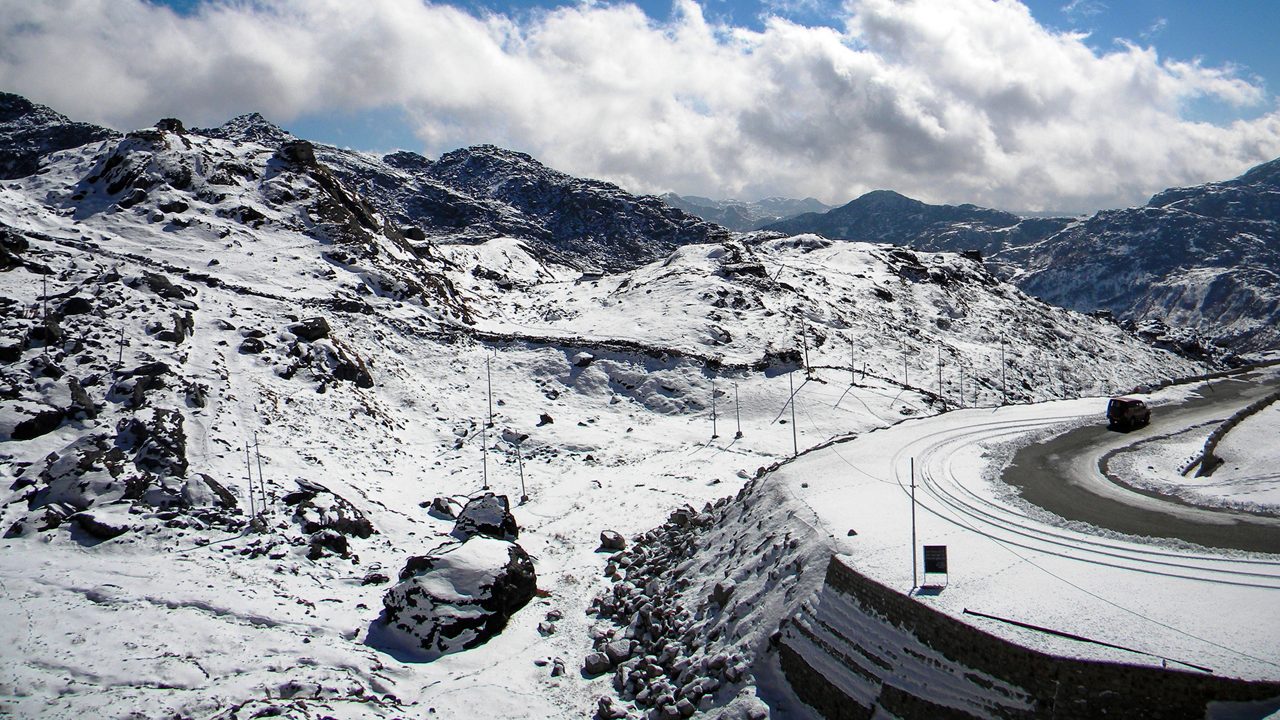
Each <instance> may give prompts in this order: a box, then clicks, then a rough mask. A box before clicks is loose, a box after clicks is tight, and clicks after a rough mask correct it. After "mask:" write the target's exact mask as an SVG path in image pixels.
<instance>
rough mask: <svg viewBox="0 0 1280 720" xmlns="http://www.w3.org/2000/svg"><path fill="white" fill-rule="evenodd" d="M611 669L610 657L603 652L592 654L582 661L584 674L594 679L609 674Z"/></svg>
mask: <svg viewBox="0 0 1280 720" xmlns="http://www.w3.org/2000/svg"><path fill="white" fill-rule="evenodd" d="M609 667H610V665H609V656H608V655H605V654H604V653H602V652H593V653H590V654H588V655H587V657H586V658H584V659H583V661H582V672H584V673H586V674H587V675H590V676H593V677H594V676H596V675H602V674H604V673H607V672H609Z"/></svg>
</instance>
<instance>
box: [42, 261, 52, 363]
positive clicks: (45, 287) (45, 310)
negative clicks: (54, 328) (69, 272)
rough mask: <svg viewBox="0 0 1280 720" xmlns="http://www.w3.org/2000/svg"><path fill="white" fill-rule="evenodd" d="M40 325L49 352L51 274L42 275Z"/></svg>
mask: <svg viewBox="0 0 1280 720" xmlns="http://www.w3.org/2000/svg"><path fill="white" fill-rule="evenodd" d="M40 325H41V327H43V328H44V354H45V355H48V354H49V340H50V339H51V338H50V337H49V276H48V275H41V276H40Z"/></svg>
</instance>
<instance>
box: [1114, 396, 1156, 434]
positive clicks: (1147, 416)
mask: <svg viewBox="0 0 1280 720" xmlns="http://www.w3.org/2000/svg"><path fill="white" fill-rule="evenodd" d="M1150 422H1151V408H1149V407H1147V404H1146V403H1144V402H1143V401H1141V400H1139V399H1138V398H1135V397H1117V398H1111V402H1109V403H1107V427H1110V428H1111V429H1112V430H1133V429H1135V428H1140V427H1143V426H1145V425H1147V424H1148V423H1150Z"/></svg>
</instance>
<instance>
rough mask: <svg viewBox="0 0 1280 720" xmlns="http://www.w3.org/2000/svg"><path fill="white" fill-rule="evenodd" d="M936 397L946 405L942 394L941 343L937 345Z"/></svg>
mask: <svg viewBox="0 0 1280 720" xmlns="http://www.w3.org/2000/svg"><path fill="white" fill-rule="evenodd" d="M938 399H939V400H941V401H942V406H943V407H946V406H947V401H946V399H945V398H943V396H942V345H938Z"/></svg>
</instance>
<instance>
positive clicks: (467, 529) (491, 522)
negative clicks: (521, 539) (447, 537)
mask: <svg viewBox="0 0 1280 720" xmlns="http://www.w3.org/2000/svg"><path fill="white" fill-rule="evenodd" d="M474 535H484V536H486V537H491V538H497V539H499V540H515V539H516V538H517V537H518V536H519V535H520V529H519V528H518V527H517V526H516V518H515V516H514V515H512V514H511V503H510V502H509V501H508V500H507V496H506V495H495V494H494V493H491V492H490V493H485V494H484V495H481V496H480V497H476V498H472V499H471V500H469V501H467V504H466V506H465V507H463V508H462V512H460V513H458V520H457V522H456V523H455V524H454V526H453V536H454V537H456V538H458V539H459V540H466V539H467V538H470V537H472V536H474Z"/></svg>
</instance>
